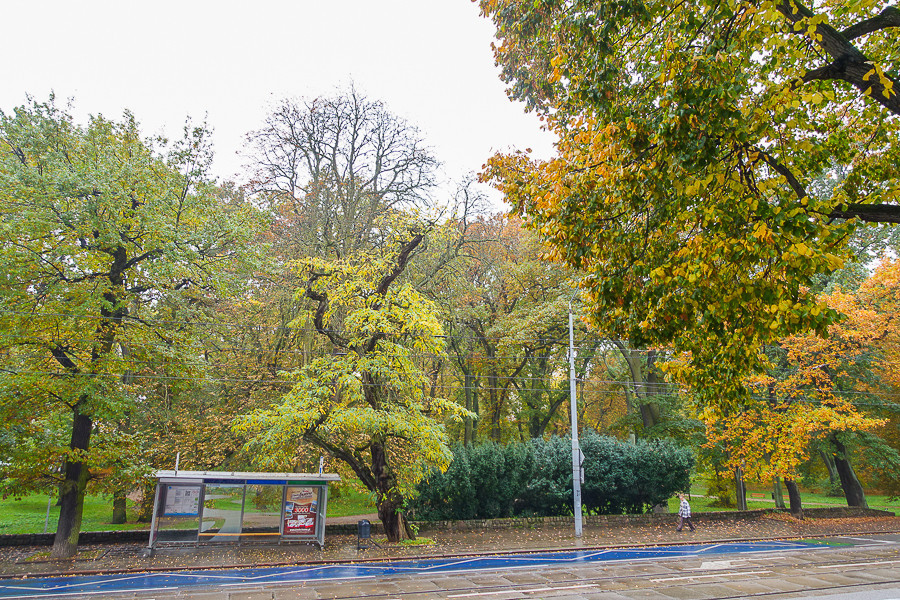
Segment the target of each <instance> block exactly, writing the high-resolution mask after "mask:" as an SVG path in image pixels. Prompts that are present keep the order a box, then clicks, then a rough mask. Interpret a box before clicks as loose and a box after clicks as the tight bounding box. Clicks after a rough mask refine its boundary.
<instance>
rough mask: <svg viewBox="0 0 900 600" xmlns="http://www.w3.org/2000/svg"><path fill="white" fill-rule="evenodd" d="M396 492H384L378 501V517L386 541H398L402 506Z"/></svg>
mask: <svg viewBox="0 0 900 600" xmlns="http://www.w3.org/2000/svg"><path fill="white" fill-rule="evenodd" d="M395 495H396V494H386V495H383V496H381V497H380V499H379V501H378V518H379V519H381V524H382V525H384V533H385V535H386V536H387V540H388V542H391V543H396V542H399V541H400V528H401V522H400V521H401V516H400V509H401V507H402V506H403V501H402V499H399V498H396V497H395Z"/></svg>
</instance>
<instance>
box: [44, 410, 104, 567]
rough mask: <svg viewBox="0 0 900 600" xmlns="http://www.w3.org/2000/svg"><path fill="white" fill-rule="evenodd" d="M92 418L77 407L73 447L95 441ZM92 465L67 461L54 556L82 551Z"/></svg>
mask: <svg viewBox="0 0 900 600" xmlns="http://www.w3.org/2000/svg"><path fill="white" fill-rule="evenodd" d="M93 425H94V424H93V422H92V421H91V418H90V417H88V416H87V415H83V414H81V413H80V412H79V411H78V408H77V405H76V408H75V410H74V417H73V421H72V439H71V441H70V443H69V448H71V449H72V450H75V451H76V452H77V451H87V449H88V445H89V444H90V441H91V429H92V427H93ZM87 480H88V468H87V466H85V465H84V463H82V462H81V461H80V460H76V461H69V460H67V461H66V465H65V478H64V479H63V482H62V484H61V485H60V497H59V521H58V522H57V525H56V537H55V538H54V540H53V550H52V551H51V552H50V556H51V557H52V558H72V557H73V556H75V553H76V552H77V551H78V534H79V533H81V514H82V510H83V508H84V490H85V488H86V487H87Z"/></svg>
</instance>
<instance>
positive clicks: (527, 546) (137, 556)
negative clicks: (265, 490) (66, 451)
mask: <svg viewBox="0 0 900 600" xmlns="http://www.w3.org/2000/svg"><path fill="white" fill-rule="evenodd" d="M695 524H696V525H697V531H695V532H689V531H683V532H680V533H679V532H676V531H675V526H674V524H673V523H671V522H654V523H648V522H636V523H635V524H629V525H615V526H610V525H599V524H591V523H589V522H588V523H586V524H585V526H584V532H583V535H582V536H581V537H580V538H578V537H576V536H575V533H574V526H573V525H572V523H571V520H570V521H569V523H565V522H556V523H553V524H552V525H548V524H544V525H534V524H531V525H530V526H525V527H504V528H491V527H487V528H482V529H477V530H468V531H458V530H457V531H454V530H452V528H446V529H443V530H438V531H426V532H423V533H422V534H421V536H420V538H421V539H420V540H419V542H420V544H421V545H406V544H387V543H386V541H385V540H384V539H383V536H378V535H376V536H374V537H373V540H374V541H376V542H378V543H379V544H380V545H381V547H380V548H379V547H376V546H374V545H371V544H370V545H369V546H370V547H368V548H364V549H358V548H357V542H358V539H357V536H356V535H355V534H354V535H347V534H341V535H330V536H326V539H325V543H326V546H325V548H324V549H320V548H318V547H317V546H315V545H309V544H297V543H290V544H288V543H285V544H281V545H277V544H275V545H250V544H244V545H227V546H214V545H207V546H199V547H181V548H159V549H156V550H155V551H154V552H153V553H152V555H150V556H147V555H146V552H145V550H146V548H145V546H144V545H142V544H98V545H85V546H82V547H80V548H79V553H78V555H77V556H76V557H75V558H74V559H70V560H50V559H49V550H50V548H49V547H48V546H19V547H0V577H2V578H10V577H15V578H19V577H36V576H55V575H75V574H94V573H117V572H125V571H133V570H139V571H149V572H152V571H174V570H186V569H190V570H196V569H223V568H231V567H265V566H285V565H311V564H313V565H314V564H322V563H361V562H368V561H386V560H398V559H410V558H423V559H431V558H438V557H460V556H470V555H483V554H498V553H499V554H503V553H522V552H538V551H544V550H563V549H570V550H590V549H602V548H628V547H641V546H648V545H649V546H653V545H667V546H669V545H673V544H681V543H684V544H697V543H706V542H727V541H738V540H768V539H797V540H802V539H806V538H821V537H828V536H838V535H844V536H847V535H865V534H871V533H884V532H900V517H889V516H878V517H871V516H869V517H841V518H807V519H804V520H803V521H798V520H796V519H793V518H791V517H790V516H789V515H786V514H783V513H782V514H768V515H765V516H762V517H759V518H754V519H747V520H738V521H715V520H708V521H707V520H705V519H704V518H703V516H702V515H696V519H695Z"/></svg>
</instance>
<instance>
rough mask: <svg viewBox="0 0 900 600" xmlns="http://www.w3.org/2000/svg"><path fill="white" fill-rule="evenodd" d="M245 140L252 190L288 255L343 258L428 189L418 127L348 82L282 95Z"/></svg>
mask: <svg viewBox="0 0 900 600" xmlns="http://www.w3.org/2000/svg"><path fill="white" fill-rule="evenodd" d="M248 138H249V142H250V145H251V148H252V153H253V154H252V157H253V162H252V166H251V168H252V169H253V171H254V177H253V182H252V183H251V190H252V191H253V192H254V193H256V194H257V195H258V197H259V198H261V199H262V200H263V201H265V202H268V203H270V205H271V207H272V208H274V209H275V210H276V211H277V214H279V215H280V217H281V218H280V219H279V223H278V227H279V228H280V229H282V232H281V233H282V235H285V236H286V237H287V238H288V239H290V240H291V242H290V244H291V247H292V248H293V251H294V252H300V253H302V254H307V255H308V254H317V255H321V256H327V257H337V258H342V257H345V256H347V255H348V254H350V253H352V252H353V251H355V250H358V249H359V248H363V247H366V246H368V245H370V244H371V243H372V242H373V238H376V237H377V236H378V232H377V231H375V229H374V223H375V218H376V217H377V216H378V215H380V214H383V213H385V212H387V211H390V210H392V209H397V208H408V207H410V206H417V205H421V204H422V203H424V202H426V201H427V200H428V194H429V192H430V190H431V189H432V188H433V187H434V186H435V171H436V169H437V166H438V161H437V160H436V159H435V158H434V157H433V156H432V154H431V152H430V150H429V149H428V148H427V147H426V146H425V145H424V143H423V141H422V137H421V135H420V134H419V131H418V130H417V129H416V128H415V127H413V126H411V125H409V124H408V123H406V122H405V121H404V120H402V119H400V118H399V117H397V116H396V115H394V114H392V113H391V112H390V111H388V110H387V108H386V107H385V106H384V104H383V103H382V102H380V101H373V100H369V99H367V98H366V97H365V96H363V95H362V94H360V93H359V92H358V91H357V90H356V89H355V88H354V87H352V86H351V87H350V89H349V90H347V91H345V92H341V93H338V94H337V95H335V96H333V97H323V98H316V99H313V100H305V99H290V98H289V99H285V100H282V101H281V102H280V103H279V104H278V105H277V106H276V107H275V109H274V110H273V111H272V112H271V113H270V114H269V116H268V118H267V119H266V123H265V126H264V127H263V128H261V129H260V130H258V131H255V132H252V133H251V134H249V136H248Z"/></svg>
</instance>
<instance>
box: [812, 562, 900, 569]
mask: <svg viewBox="0 0 900 600" xmlns="http://www.w3.org/2000/svg"><path fill="white" fill-rule="evenodd" d="M897 563H900V560H880V561H878V562H857V563H835V564H833V565H816V568H818V569H844V568H846V567H872V566H875V565H895V564H897Z"/></svg>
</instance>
